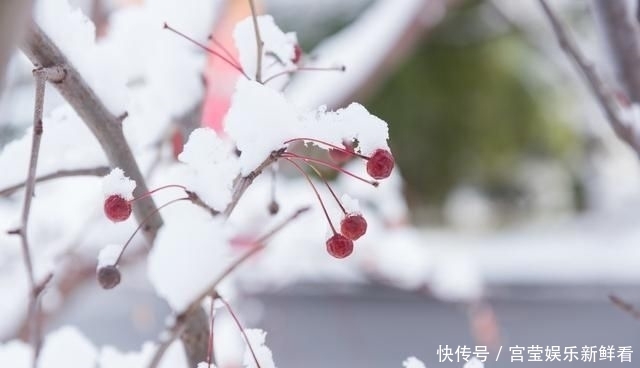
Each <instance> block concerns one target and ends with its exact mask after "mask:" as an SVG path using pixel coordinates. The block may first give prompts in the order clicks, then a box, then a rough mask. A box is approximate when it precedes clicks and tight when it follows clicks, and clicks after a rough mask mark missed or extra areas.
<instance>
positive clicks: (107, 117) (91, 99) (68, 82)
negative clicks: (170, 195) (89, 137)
mask: <svg viewBox="0 0 640 368" xmlns="http://www.w3.org/2000/svg"><path fill="white" fill-rule="evenodd" d="M22 51H23V52H24V53H25V54H26V55H27V56H28V57H29V59H30V60H31V61H32V62H33V63H34V64H35V65H38V66H44V67H47V66H52V65H60V66H62V67H64V69H65V72H66V77H65V79H64V81H63V82H62V83H57V84H55V86H56V88H57V89H58V91H59V92H60V94H61V95H62V96H63V97H64V98H65V99H66V100H67V102H68V103H69V104H70V105H71V106H72V107H73V108H74V109H75V110H76V112H77V113H78V115H79V116H80V118H82V120H83V121H84V122H85V124H87V126H88V127H89V129H90V130H91V132H92V133H93V134H94V135H95V136H96V138H97V139H98V141H99V142H100V145H101V146H102V149H103V150H104V152H105V154H106V155H107V158H108V159H109V162H110V164H111V165H112V166H114V167H119V168H121V169H122V170H124V172H125V173H126V174H127V175H128V176H129V177H131V178H132V179H133V180H135V181H136V183H137V187H136V191H135V192H134V195H136V196H140V195H143V194H144V193H147V192H148V189H147V185H146V183H145V180H144V177H143V176H142V173H141V171H140V168H139V167H138V164H137V163H136V160H135V158H134V156H133V153H132V152H131V148H130V147H129V145H128V143H127V141H126V139H125V137H124V134H123V132H122V120H123V119H124V118H125V117H126V116H115V115H114V114H113V113H111V112H110V111H109V109H108V108H107V107H106V106H105V104H104V103H103V102H102V101H101V100H100V99H99V98H98V96H97V94H96V93H95V92H94V91H93V90H92V89H91V87H89V85H88V84H87V82H86V81H85V80H84V79H83V77H82V76H81V75H80V73H79V72H78V71H77V70H76V69H75V68H74V66H73V65H71V64H70V63H69V61H68V59H67V57H66V56H65V55H64V54H63V53H62V52H61V51H60V49H59V48H58V47H57V46H56V45H55V44H54V43H53V41H52V40H51V39H50V38H49V37H48V36H47V35H46V34H45V33H44V32H43V30H42V29H41V28H40V27H39V26H38V25H37V24H35V23H32V24H31V25H30V27H29V30H28V32H27V37H26V40H25V42H24V43H23V45H22ZM133 210H134V213H135V215H136V218H137V219H138V221H142V220H143V219H145V218H146V217H147V216H149V214H151V213H153V212H154V211H155V210H156V205H155V203H154V202H153V199H152V198H151V197H147V198H143V199H141V200H139V201H137V203H136V206H135V207H134V209H133ZM160 226H162V218H161V217H160V215H159V214H157V213H156V214H155V215H153V216H152V218H150V219H149V220H148V221H147V226H145V229H144V230H145V231H144V234H145V236H146V237H147V238H148V239H150V240H152V239H153V238H155V235H156V232H157V231H158V229H159V228H160Z"/></svg>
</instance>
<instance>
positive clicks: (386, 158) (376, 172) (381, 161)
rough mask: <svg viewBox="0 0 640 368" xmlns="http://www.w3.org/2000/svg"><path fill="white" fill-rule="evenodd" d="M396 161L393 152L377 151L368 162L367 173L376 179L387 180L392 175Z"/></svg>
mask: <svg viewBox="0 0 640 368" xmlns="http://www.w3.org/2000/svg"><path fill="white" fill-rule="evenodd" d="M394 165H395V160H394V159H393V155H392V154H391V152H389V151H387V150H384V149H377V150H375V151H374V152H373V155H371V157H369V161H367V173H369V175H370V176H371V177H372V178H374V179H376V180H379V179H385V178H388V177H389V175H391V171H393V167H394Z"/></svg>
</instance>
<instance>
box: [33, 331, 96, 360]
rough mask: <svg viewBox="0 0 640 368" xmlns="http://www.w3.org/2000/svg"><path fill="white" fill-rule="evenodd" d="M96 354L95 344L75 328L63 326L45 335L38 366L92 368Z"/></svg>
mask: <svg viewBox="0 0 640 368" xmlns="http://www.w3.org/2000/svg"><path fill="white" fill-rule="evenodd" d="M70 352H73V353H72V354H70ZM97 354H98V351H97V350H96V348H95V346H93V344H92V343H91V342H90V341H89V340H87V338H86V337H85V336H84V335H83V334H82V333H81V332H80V331H79V330H78V329H77V328H75V327H72V326H63V327H60V328H59V329H57V330H55V331H53V332H51V333H49V334H48V335H47V336H46V338H45V340H44V344H43V346H42V351H41V352H40V357H39V359H38V368H59V367H65V368H94V367H95V364H96V358H97Z"/></svg>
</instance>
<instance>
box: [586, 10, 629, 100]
mask: <svg viewBox="0 0 640 368" xmlns="http://www.w3.org/2000/svg"><path fill="white" fill-rule="evenodd" d="M593 8H594V10H595V14H596V16H597V17H598V19H599V21H600V22H599V25H600V28H601V29H602V32H603V33H604V35H605V36H606V38H607V40H608V42H607V43H608V45H609V48H610V50H611V52H609V53H608V54H609V55H610V57H611V60H612V62H613V65H614V67H615V73H616V78H617V80H618V82H619V83H620V85H621V86H622V87H623V89H624V90H625V92H626V94H627V96H629V98H630V99H631V100H632V101H633V102H640V68H638V65H640V33H639V32H638V27H637V25H636V24H635V22H633V21H632V19H633V17H631V16H630V9H628V7H627V2H626V1H624V0H593Z"/></svg>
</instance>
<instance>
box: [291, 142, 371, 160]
mask: <svg viewBox="0 0 640 368" xmlns="http://www.w3.org/2000/svg"><path fill="white" fill-rule="evenodd" d="M304 141H309V142H316V143H320V144H324V145H325V146H329V147H331V148H333V149H335V150H338V151H341V152H344V153H347V154H349V155H351V156H355V157H360V158H361V159H363V160H368V159H369V158H370V157H367V156H365V155H361V154H359V153H356V152H353V151H349V150H348V149H345V148H344V147H338V146H336V145H334V144H331V143H329V142H325V141H321V140H319V139H315V138H293V139H289V140H288V141H285V142H284V144H289V143H291V142H304Z"/></svg>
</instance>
